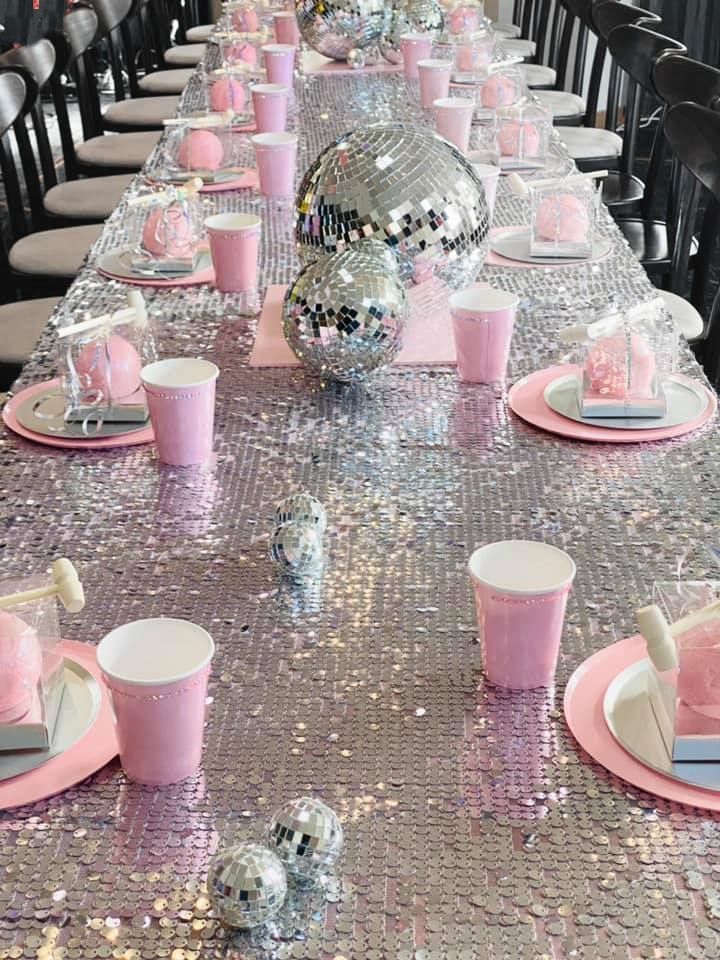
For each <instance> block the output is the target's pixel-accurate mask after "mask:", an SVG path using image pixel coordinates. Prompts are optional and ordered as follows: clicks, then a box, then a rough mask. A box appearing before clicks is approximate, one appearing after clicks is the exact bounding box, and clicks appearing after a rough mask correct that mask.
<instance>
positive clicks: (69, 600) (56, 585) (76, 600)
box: [0, 557, 85, 613]
mask: <svg viewBox="0 0 720 960" xmlns="http://www.w3.org/2000/svg"><path fill="white" fill-rule="evenodd" d="M52 577H53V582H52V583H51V584H48V586H46V587H36V588H35V589H34V590H21V591H20V593H11V594H9V595H8V596H6V597H0V610H2V609H5V608H6V607H14V606H16V604H19V603H28V602H30V601H32V600H42V598H43V597H55V596H57V597H59V598H60V602H61V603H62V605H63V606H64V607H65V609H66V610H69V611H70V613H79V612H80V610H82V608H83V607H84V606H85V594H84V592H83V588H82V584H81V583H80V579H79V578H78V574H77V570H76V569H75V567H74V566H73V565H72V563H71V562H70V561H69V560H67V559H66V558H65V557H61V558H60V559H59V560H56V561H55V562H54V563H53V565H52Z"/></svg>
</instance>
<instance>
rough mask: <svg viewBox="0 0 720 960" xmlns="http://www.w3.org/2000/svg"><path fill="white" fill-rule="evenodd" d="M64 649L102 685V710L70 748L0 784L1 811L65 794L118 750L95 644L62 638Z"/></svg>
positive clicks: (109, 759)
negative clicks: (57, 794) (93, 645)
mask: <svg viewBox="0 0 720 960" xmlns="http://www.w3.org/2000/svg"><path fill="white" fill-rule="evenodd" d="M61 650H62V651H63V652H64V653H65V654H66V656H67V657H68V659H70V660H75V661H76V662H77V663H80V664H82V666H83V667H85V669H86V670H87V671H88V672H89V673H91V674H92V675H93V677H95V679H96V680H97V682H98V684H99V686H100V710H99V712H98V715H97V719H96V720H95V723H94V724H93V725H92V727H91V728H90V729H89V730H88V731H87V733H86V734H85V736H83V737H81V738H80V739H79V740H78V741H77V743H74V744H73V745H72V747H70V749H69V750H66V752H65V753H62V754H60V756H58V757H53V758H52V760H48V761H47V763H44V764H43V765H42V766H41V767H37V768H36V769H35V770H29V771H28V772H27V773H23V774H21V776H19V777H13V778H12V779H11V780H4V781H3V782H2V783H0V810H9V809H11V808H12V807H20V806H24V805H25V804H26V803H35V802H36V801H38V800H45V799H47V798H48V797H53V796H55V794H56V793H62V791H63V790H67V789H68V788H69V787H74V786H75V784H77V783H80V782H81V781H82V780H85V778H86V777H89V776H91V774H93V773H96V772H97V771H98V770H99V769H100V768H101V767H104V766H105V764H106V763H109V762H110V761H111V760H112V758H113V757H114V756H115V755H116V754H117V752H118V746H117V740H116V739H115V723H114V721H113V714H112V708H111V706H110V699H109V697H108V693H107V690H106V688H105V684H104V683H103V680H102V677H101V676H100V668H99V667H98V665H97V660H96V658H95V647H91V646H89V645H88V644H87V643H78V642H77V641H75V640H63V641H62V644H61Z"/></svg>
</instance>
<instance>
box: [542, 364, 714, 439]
mask: <svg viewBox="0 0 720 960" xmlns="http://www.w3.org/2000/svg"><path fill="white" fill-rule="evenodd" d="M577 384H578V380H577V375H576V374H574V373H569V374H565V375H563V376H561V377H558V379H557V380H553V381H552V383H549V384H548V385H547V386H546V387H545V392H544V394H543V396H544V399H545V403H546V404H547V405H548V406H549V407H550V408H551V409H552V410H554V411H555V413H559V414H560V415H561V416H562V417H567V419H568V420H575V421H576V422H577V423H584V424H586V425H587V426H589V427H610V428H611V429H615V430H660V429H662V428H663V427H677V426H680V425H681V424H683V423H690V422H691V421H692V420H695V418H696V417H699V416H701V415H702V414H703V413H704V412H705V410H707V406H708V404H709V403H710V398H709V396H708V394H707V392H706V391H705V390H704V389H703V387H702V385H701V384H699V383H695V382H694V381H693V380H689V379H686V378H685V377H683V378H682V379H680V378H679V377H675V376H672V377H669V378H668V379H667V380H665V381H664V383H663V390H664V391H665V397H666V399H667V413H666V415H665V416H664V417H583V416H582V414H581V413H580V405H579V402H578V386H577Z"/></svg>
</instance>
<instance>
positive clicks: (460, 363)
mask: <svg viewBox="0 0 720 960" xmlns="http://www.w3.org/2000/svg"><path fill="white" fill-rule="evenodd" d="M519 302H520V301H519V299H518V297H517V296H516V295H515V294H514V293H507V292H506V291H505V290H496V289H495V288H494V287H481V286H475V287H467V288H466V289H465V290H458V292H457V293H453V294H452V295H451V297H450V298H449V300H448V303H449V304H450V313H451V315H452V321H453V335H454V337H455V352H456V355H457V370H458V376H459V377H460V379H461V380H464V381H465V382H466V383H495V382H496V381H498V380H503V379H504V378H505V374H506V373H507V364H508V357H509V356H510V342H511V340H512V334H513V327H514V325H515V314H516V312H517V307H518V303H519Z"/></svg>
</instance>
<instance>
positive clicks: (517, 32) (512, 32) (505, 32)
mask: <svg viewBox="0 0 720 960" xmlns="http://www.w3.org/2000/svg"><path fill="white" fill-rule="evenodd" d="M493 30H494V31H495V33H496V34H497V35H498V36H499V37H500V42H501V43H502V41H503V40H516V39H518V38H519V37H520V36H521V35H522V30H521V28H520V27H519V26H518V25H517V23H494V24H493ZM189 37H190V34H189V33H188V38H189ZM193 39H195V38H194V37H193Z"/></svg>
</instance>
